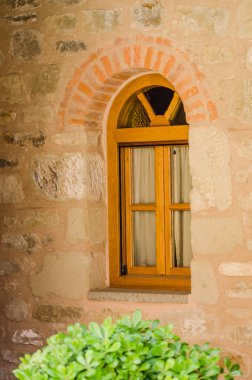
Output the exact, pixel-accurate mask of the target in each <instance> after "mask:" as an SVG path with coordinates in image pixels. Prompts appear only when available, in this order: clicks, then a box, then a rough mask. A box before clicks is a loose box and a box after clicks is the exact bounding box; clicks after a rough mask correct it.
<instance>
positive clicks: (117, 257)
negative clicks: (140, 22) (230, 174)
mask: <svg viewBox="0 0 252 380" xmlns="http://www.w3.org/2000/svg"><path fill="white" fill-rule="evenodd" d="M107 136H108V140H107V154H108V210H109V211H108V216H109V268H110V286H111V287H129V288H132V287H137V288H153V289H155V288H160V289H172V290H179V289H180V290H189V289H190V268H189V267H190V261H191V256H192V253H191V242H190V204H189V202H190V200H189V199H190V189H191V176H190V171H189V157H188V153H189V152H188V124H187V122H186V117H185V112H184V108H183V104H182V102H181V100H180V97H179V95H178V93H177V92H176V91H175V89H174V87H173V86H172V85H171V84H170V83H169V82H168V81H167V80H166V79H165V78H164V77H162V76H161V75H159V74H146V75H143V76H141V77H138V78H136V79H134V80H132V81H131V82H129V83H128V84H126V85H125V87H124V88H123V90H121V91H120V93H119V94H118V95H117V96H116V98H115V99H114V102H113V104H112V106H111V110H110V113H109V116H108V133H107Z"/></svg>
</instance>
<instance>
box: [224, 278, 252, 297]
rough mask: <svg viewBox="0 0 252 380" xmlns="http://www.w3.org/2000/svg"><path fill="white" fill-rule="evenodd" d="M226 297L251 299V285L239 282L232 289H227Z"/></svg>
mask: <svg viewBox="0 0 252 380" xmlns="http://www.w3.org/2000/svg"><path fill="white" fill-rule="evenodd" d="M226 294H227V296H229V297H232V298H252V283H246V282H239V283H238V284H236V287H235V288H233V289H227V291H226Z"/></svg>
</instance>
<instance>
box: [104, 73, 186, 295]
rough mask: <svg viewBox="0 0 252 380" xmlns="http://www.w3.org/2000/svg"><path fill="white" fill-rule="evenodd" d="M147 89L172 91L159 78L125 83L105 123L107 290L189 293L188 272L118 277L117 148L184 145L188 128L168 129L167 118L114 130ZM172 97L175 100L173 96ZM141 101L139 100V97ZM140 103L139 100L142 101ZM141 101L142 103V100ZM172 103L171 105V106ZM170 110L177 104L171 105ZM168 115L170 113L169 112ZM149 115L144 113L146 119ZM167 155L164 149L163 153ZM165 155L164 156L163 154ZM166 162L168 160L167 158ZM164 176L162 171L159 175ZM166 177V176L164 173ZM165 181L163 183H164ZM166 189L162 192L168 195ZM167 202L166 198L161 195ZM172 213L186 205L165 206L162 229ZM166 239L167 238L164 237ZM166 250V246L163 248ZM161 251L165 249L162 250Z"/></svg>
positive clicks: (119, 205)
mask: <svg viewBox="0 0 252 380" xmlns="http://www.w3.org/2000/svg"><path fill="white" fill-rule="evenodd" d="M151 86H164V87H169V88H171V89H172V90H174V91H175V89H174V87H173V86H172V85H171V84H170V83H169V82H168V81H167V80H166V79H165V78H164V77H162V76H161V75H159V74H154V73H153V74H146V75H143V76H141V77H138V78H136V79H134V80H132V81H131V82H129V83H127V84H126V85H125V87H124V88H123V89H122V90H121V91H120V92H119V93H118V94H117V96H116V97H115V99H114V101H113V103H112V105H111V109H110V112H109V114H108V120H107V152H108V153H107V173H108V234H109V279H110V280H109V286H110V287H119V288H120V287H123V288H138V289H166V290H181V291H182V290H183V291H184V290H187V291H188V290H190V288H191V281H190V269H189V268H172V269H171V270H168V268H166V275H160V274H150V273H148V274H143V273H142V274H139V273H137V271H135V273H131V274H127V275H122V274H121V248H122V244H123V242H122V241H121V238H120V232H121V212H122V209H121V204H120V203H121V199H120V197H121V194H120V157H119V149H120V147H127V146H128V147H134V146H139V145H143V146H144V145H152V146H166V145H186V144H188V133H189V127H188V125H176V126H172V125H169V123H168V122H167V117H169V115H167V114H165V117H163V116H161V117H160V118H159V119H160V120H159V122H158V124H155V122H154V123H152V124H151V126H150V127H147V128H139V129H138V128H134V129H131V128H118V120H119V115H120V112H121V110H122V108H123V106H124V104H125V102H126V101H127V100H128V99H129V98H130V96H131V95H133V94H134V93H137V92H138V91H139V90H141V89H143V88H146V87H151ZM175 94H176V95H175V96H178V95H177V93H175ZM140 97H141V96H140ZM142 100H143V99H142ZM143 101H144V100H143ZM171 103H172V102H171ZM173 104H174V108H175V105H176V104H177V102H175V101H174V102H173ZM169 112H170V113H172V110H169ZM150 114H151V110H150V112H148V115H150ZM166 150H167V152H168V149H166ZM166 154H168V153H166ZM167 159H168V158H167ZM163 172H164V171H163ZM166 172H167V173H166V175H168V176H169V172H168V171H166ZM165 180H167V179H165ZM168 188H169V186H166V191H168V192H169V191H170V190H169V189H168ZM165 196H166V197H167V196H168V199H170V194H165ZM172 209H174V210H175V209H179V210H181V209H186V210H188V209H189V205H179V204H176V205H173V204H171V202H166V204H165V208H164V214H165V215H164V220H165V226H167V225H170V222H169V223H167V221H166V218H169V217H170V216H169V215H170V214H171V210H172ZM123 212H124V211H123ZM164 230H165V231H164V234H165V239H166V241H167V240H168V239H169V236H170V231H169V230H167V228H166V229H165V227H164ZM167 235H169V236H167ZM166 246H167V244H166ZM164 249H167V247H166V248H164Z"/></svg>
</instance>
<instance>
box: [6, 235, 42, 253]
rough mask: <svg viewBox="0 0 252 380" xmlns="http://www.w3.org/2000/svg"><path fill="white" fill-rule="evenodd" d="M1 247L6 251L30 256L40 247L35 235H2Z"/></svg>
mask: <svg viewBox="0 0 252 380" xmlns="http://www.w3.org/2000/svg"><path fill="white" fill-rule="evenodd" d="M1 244H2V247H3V248H5V249H8V250H13V251H20V252H25V253H27V254H31V253H32V252H34V251H36V250H38V249H39V248H40V246H41V243H40V240H39V238H38V236H37V235H36V234H33V233H30V234H24V235H21V234H19V235H13V234H4V235H2V238H1Z"/></svg>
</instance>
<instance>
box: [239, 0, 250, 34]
mask: <svg viewBox="0 0 252 380" xmlns="http://www.w3.org/2000/svg"><path fill="white" fill-rule="evenodd" d="M237 21H238V37H240V38H251V37H252V4H251V1H250V0H242V1H240V2H239V7H238V12H237Z"/></svg>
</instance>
